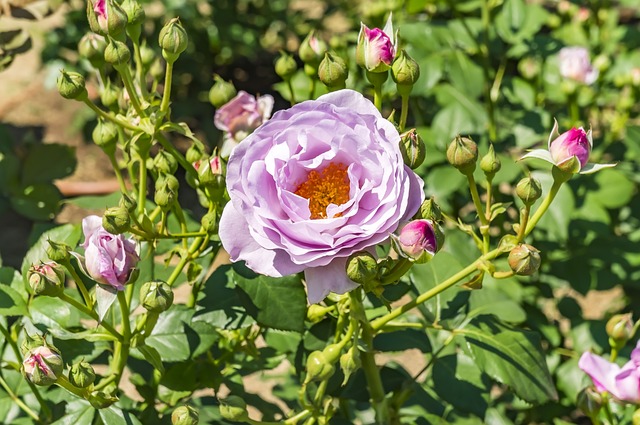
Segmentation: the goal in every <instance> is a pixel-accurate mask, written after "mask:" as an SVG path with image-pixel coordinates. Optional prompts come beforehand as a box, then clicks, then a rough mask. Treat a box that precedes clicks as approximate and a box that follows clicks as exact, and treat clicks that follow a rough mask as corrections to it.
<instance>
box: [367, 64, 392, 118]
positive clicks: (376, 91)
mask: <svg viewBox="0 0 640 425" xmlns="http://www.w3.org/2000/svg"><path fill="white" fill-rule="evenodd" d="M365 75H366V76H367V80H369V82H370V83H371V84H372V85H373V104H374V105H375V107H376V108H378V111H382V85H383V84H384V82H385V81H387V78H388V77H389V71H385V72H370V71H366V72H365Z"/></svg>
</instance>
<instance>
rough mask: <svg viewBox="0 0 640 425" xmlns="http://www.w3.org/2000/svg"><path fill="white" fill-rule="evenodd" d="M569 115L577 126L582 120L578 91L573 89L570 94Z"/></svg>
mask: <svg viewBox="0 0 640 425" xmlns="http://www.w3.org/2000/svg"><path fill="white" fill-rule="evenodd" d="M568 97H569V117H570V118H571V123H572V124H571V125H574V126H577V125H578V124H577V123H578V121H580V107H579V106H578V93H577V92H576V91H573V92H572V93H570V94H569V96H568Z"/></svg>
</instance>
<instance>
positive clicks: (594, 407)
mask: <svg viewBox="0 0 640 425" xmlns="http://www.w3.org/2000/svg"><path fill="white" fill-rule="evenodd" d="M576 405H577V407H578V409H580V410H581V411H582V413H584V414H585V415H587V416H589V417H594V416H596V415H597V414H598V412H600V409H601V408H602V395H600V393H598V392H597V391H596V390H595V389H594V388H593V387H587V388H585V389H583V390H582V391H580V392H579V393H578V398H577V400H576ZM634 424H635V422H634Z"/></svg>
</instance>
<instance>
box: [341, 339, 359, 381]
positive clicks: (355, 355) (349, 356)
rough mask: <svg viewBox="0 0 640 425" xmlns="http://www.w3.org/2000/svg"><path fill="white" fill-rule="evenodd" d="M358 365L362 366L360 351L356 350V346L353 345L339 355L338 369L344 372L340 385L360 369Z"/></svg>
mask: <svg viewBox="0 0 640 425" xmlns="http://www.w3.org/2000/svg"><path fill="white" fill-rule="evenodd" d="M360 366H362V362H361V360H360V353H359V352H358V348H357V347H356V346H355V345H353V346H352V347H351V348H350V349H349V350H348V351H347V352H346V353H344V354H343V355H342V356H340V369H342V373H343V374H344V380H343V381H342V386H344V385H346V383H347V381H349V377H350V376H351V375H352V374H353V373H354V372H356V371H357V370H358V369H360Z"/></svg>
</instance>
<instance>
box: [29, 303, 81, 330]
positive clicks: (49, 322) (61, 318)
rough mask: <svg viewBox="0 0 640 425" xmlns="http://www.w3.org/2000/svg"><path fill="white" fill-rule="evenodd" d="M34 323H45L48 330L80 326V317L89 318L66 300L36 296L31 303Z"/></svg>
mask: <svg viewBox="0 0 640 425" xmlns="http://www.w3.org/2000/svg"><path fill="white" fill-rule="evenodd" d="M29 311H30V313H31V320H32V321H33V323H36V324H42V325H44V326H45V327H46V328H47V329H48V331H50V332H54V331H55V330H58V329H71V328H75V327H80V317H81V316H82V317H83V318H85V319H89V317H88V316H86V315H84V314H81V313H79V312H78V310H76V309H75V308H72V307H71V306H70V305H69V304H67V303H66V302H64V301H62V300H60V299H59V298H53V297H36V298H34V299H33V301H32V302H31V304H30V305H29Z"/></svg>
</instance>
